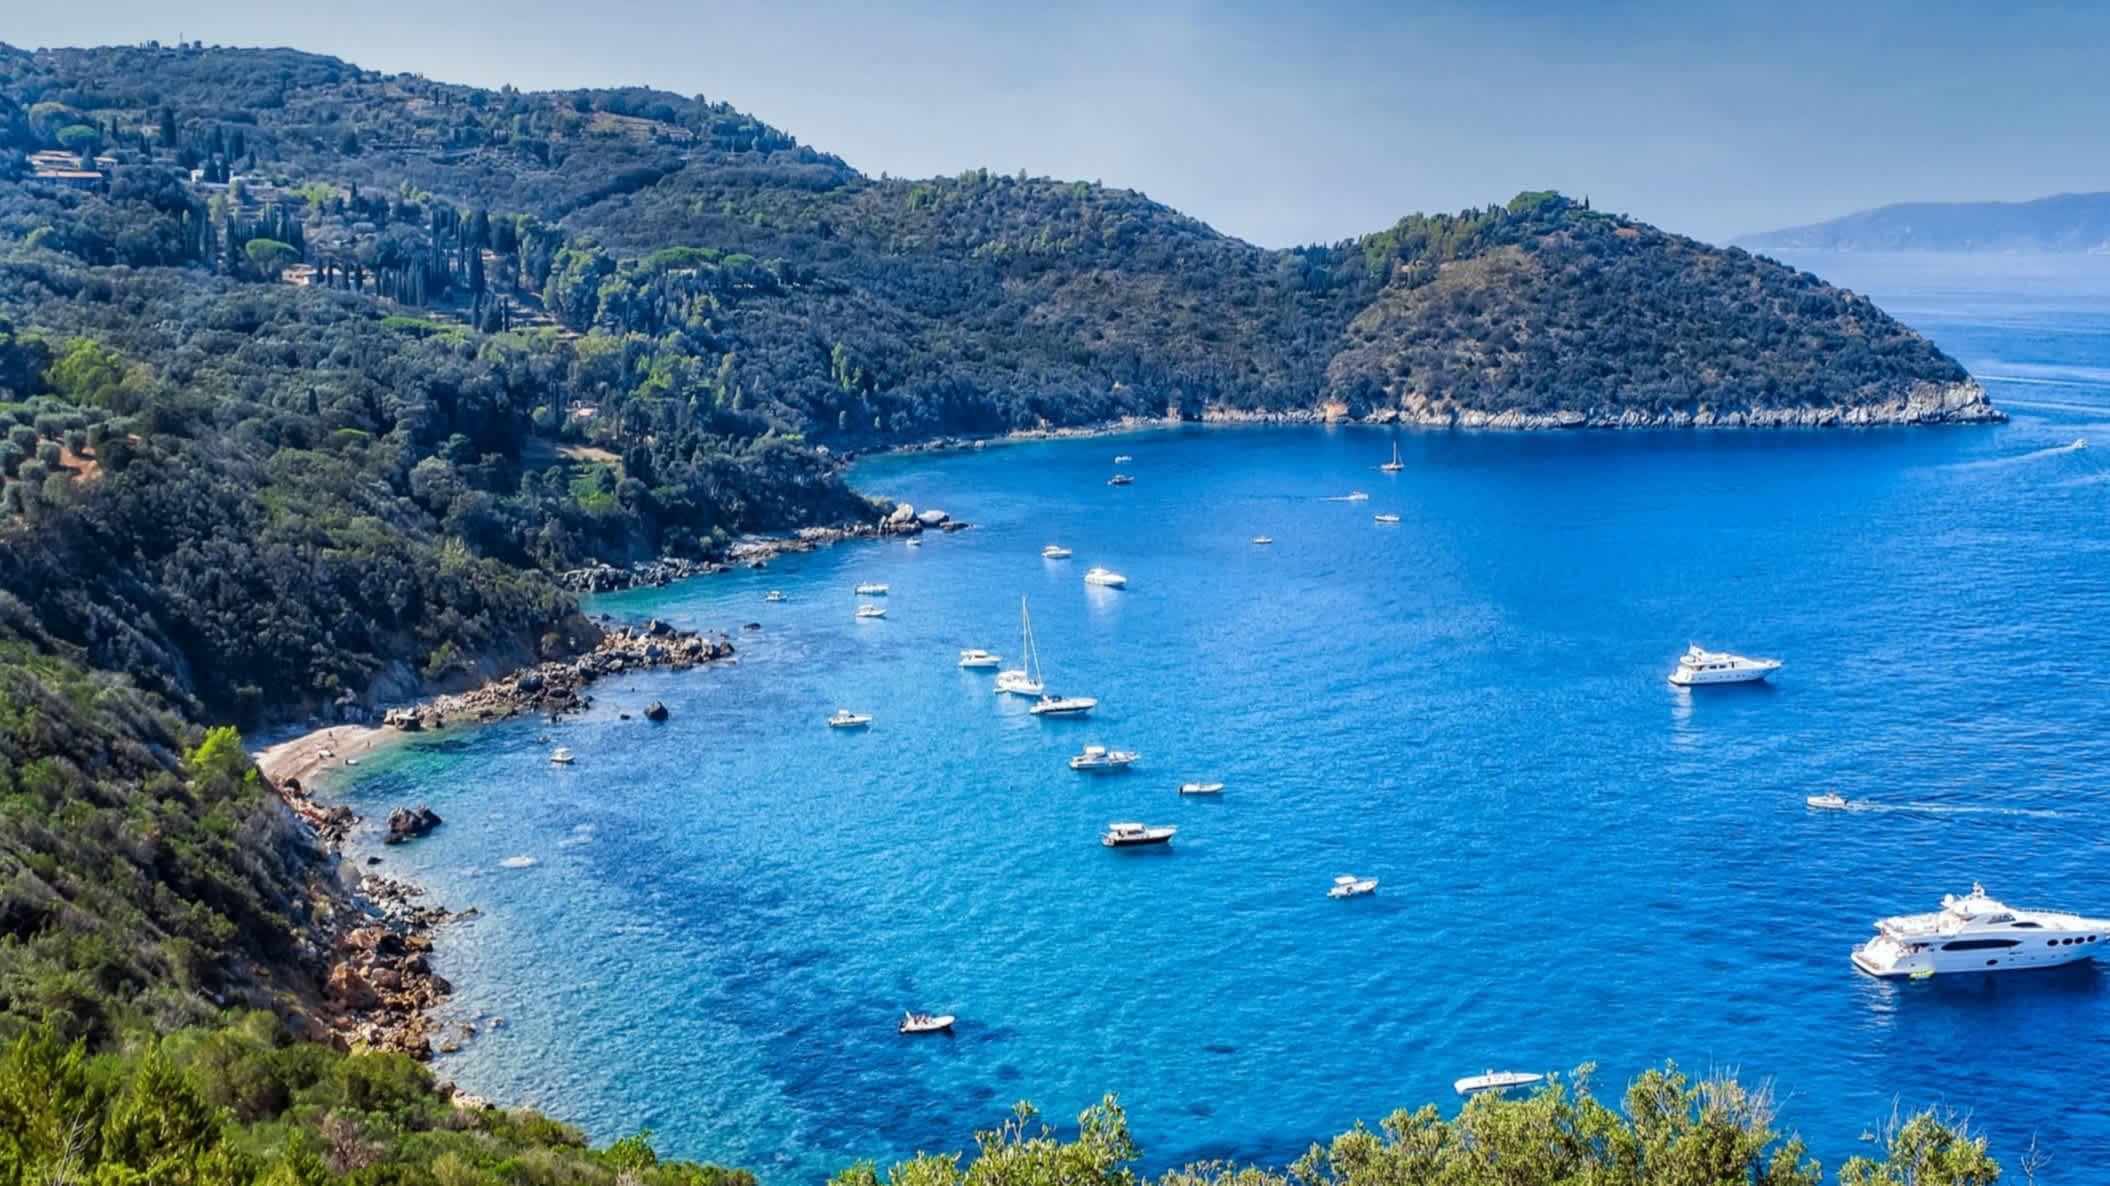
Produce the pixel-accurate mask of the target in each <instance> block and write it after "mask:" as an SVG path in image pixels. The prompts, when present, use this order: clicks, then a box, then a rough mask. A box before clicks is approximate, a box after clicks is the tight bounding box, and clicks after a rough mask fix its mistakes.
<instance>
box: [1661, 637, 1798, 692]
mask: <svg viewBox="0 0 2110 1186" xmlns="http://www.w3.org/2000/svg"><path fill="white" fill-rule="evenodd" d="M1779 670H1780V660H1778V659H1747V658H1745V657H1744V656H1742V655H1732V654H1729V653H1728V652H1726V651H1708V650H1702V649H1700V648H1699V647H1692V648H1691V649H1689V650H1687V651H1686V652H1685V653H1684V654H1682V655H1680V656H1678V669H1677V670H1676V671H1673V672H1671V673H1670V682H1672V683H1674V684H1676V685H1678V686H1679V687H1681V688H1691V687H1697V686H1699V685H1701V684H1748V683H1751V682H1753V681H1754V680H1762V679H1764V678H1766V677H1767V676H1769V675H1771V674H1773V673H1774V672H1776V671H1779Z"/></svg>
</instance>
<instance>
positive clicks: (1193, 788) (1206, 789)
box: [1180, 782, 1224, 795]
mask: <svg viewBox="0 0 2110 1186" xmlns="http://www.w3.org/2000/svg"><path fill="white" fill-rule="evenodd" d="M1223 793H1224V784H1222V783H1220V782H1183V783H1181V784H1180V794H1182V795H1221V794H1223Z"/></svg>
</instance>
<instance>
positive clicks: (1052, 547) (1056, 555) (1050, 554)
mask: <svg viewBox="0 0 2110 1186" xmlns="http://www.w3.org/2000/svg"><path fill="white" fill-rule="evenodd" d="M1040 558H1041V559H1042V560H1068V559H1069V558H1070V550H1069V549H1068V548H1065V547H1063V546H1062V545H1061V544H1049V545H1048V546H1047V547H1045V548H1042V549H1041V550H1040Z"/></svg>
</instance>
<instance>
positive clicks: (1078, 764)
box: [1070, 745, 1143, 774]
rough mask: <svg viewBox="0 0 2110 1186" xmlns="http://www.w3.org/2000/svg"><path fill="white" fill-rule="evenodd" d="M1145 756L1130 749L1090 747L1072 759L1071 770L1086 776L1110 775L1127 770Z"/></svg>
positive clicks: (1101, 746) (1086, 747)
mask: <svg viewBox="0 0 2110 1186" xmlns="http://www.w3.org/2000/svg"><path fill="white" fill-rule="evenodd" d="M1142 756H1143V755H1141V754H1139V753H1137V752H1136V751H1134V750H1130V749H1108V748H1106V747H1105V746H1103V745H1088V746H1085V747H1084V752H1083V753H1081V754H1078V755H1077V756H1075V757H1073V758H1071V759H1070V769H1072V770H1081V771H1083V772H1084V773H1086V774H1110V773H1112V772H1113V771H1116V770H1126V769H1128V768H1129V767H1130V766H1131V765H1134V764H1135V761H1136V759H1138V758H1140V757H1142Z"/></svg>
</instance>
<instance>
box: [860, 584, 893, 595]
mask: <svg viewBox="0 0 2110 1186" xmlns="http://www.w3.org/2000/svg"><path fill="white" fill-rule="evenodd" d="M857 595H858V596H859V597H885V596H886V586H885V585H882V584H880V583H879V582H877V581H866V582H865V583H864V584H862V585H859V586H857Z"/></svg>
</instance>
